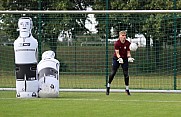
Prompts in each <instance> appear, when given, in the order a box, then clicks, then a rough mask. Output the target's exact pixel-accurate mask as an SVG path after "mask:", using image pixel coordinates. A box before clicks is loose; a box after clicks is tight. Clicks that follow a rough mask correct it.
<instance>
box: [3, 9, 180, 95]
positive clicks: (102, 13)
mask: <svg viewBox="0 0 181 117" xmlns="http://www.w3.org/2000/svg"><path fill="white" fill-rule="evenodd" d="M0 14H1V23H0V26H1V29H2V30H3V31H2V33H1V35H2V37H3V38H2V39H1V40H0V44H1V45H0V90H14V88H15V74H14V50H13V45H12V44H13V42H14V40H15V39H16V38H17V36H18V33H17V31H16V30H17V20H18V18H19V17H22V16H27V17H31V18H32V20H33V25H34V27H33V29H32V30H33V31H32V34H33V36H34V37H35V38H36V39H37V40H38V42H39V58H41V54H42V53H43V52H44V51H46V50H53V51H55V52H56V58H57V59H58V60H59V61H60V91H98V92H104V91H105V83H106V80H107V79H108V74H109V73H110V72H111V64H112V55H113V52H114V46H113V44H114V41H115V40H116V39H117V38H118V33H117V32H118V31H120V30H126V31H127V39H128V40H129V41H130V42H133V43H137V44H138V46H139V48H138V49H137V51H135V52H132V56H133V57H134V58H135V62H134V63H131V64H130V65H129V75H130V90H131V91H133V92H177V93H180V90H181V72H180V71H181V61H180V58H181V46H180V45H181V23H180V21H181V10H92V11H71V10H70V11H63V10H62V11H53V10H52V11H51V10H50V11H48V10H47V11H41V10H34V11H0ZM106 15H108V17H107V16H106ZM4 16H6V17H4ZM7 38H8V39H7ZM7 43H8V44H9V45H7ZM123 88H124V79H123V74H122V71H121V69H120V71H118V72H117V74H116V76H115V79H114V81H113V83H112V91H113V92H119V91H123V90H122V89H123Z"/></svg>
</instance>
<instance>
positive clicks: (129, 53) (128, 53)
mask: <svg viewBox="0 0 181 117" xmlns="http://www.w3.org/2000/svg"><path fill="white" fill-rule="evenodd" d="M127 57H128V58H130V57H131V52H130V50H128V51H127Z"/></svg>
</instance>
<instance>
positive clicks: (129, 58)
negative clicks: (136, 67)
mask: <svg viewBox="0 0 181 117" xmlns="http://www.w3.org/2000/svg"><path fill="white" fill-rule="evenodd" d="M127 57H128V62H133V61H134V58H132V57H131V52H130V50H128V51H127Z"/></svg>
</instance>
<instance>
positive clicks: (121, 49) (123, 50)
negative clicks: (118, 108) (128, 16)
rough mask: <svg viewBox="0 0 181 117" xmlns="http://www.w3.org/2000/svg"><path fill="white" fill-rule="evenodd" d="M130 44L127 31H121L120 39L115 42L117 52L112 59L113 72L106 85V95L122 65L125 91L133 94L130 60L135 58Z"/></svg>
mask: <svg viewBox="0 0 181 117" xmlns="http://www.w3.org/2000/svg"><path fill="white" fill-rule="evenodd" d="M130 44H131V43H130V42H129V41H128V40H126V31H120V32H119V39H118V40H117V41H116V42H115V43H114V49H115V52H114V55H113V61H112V72H111V74H110V75H109V80H108V82H107V85H106V95H109V93H110V86H111V83H112V81H113V79H114V76H115V74H116V72H117V70H118V68H119V66H120V65H121V67H122V70H123V74H124V82H125V86H126V88H125V92H126V93H127V95H131V94H130V92H129V75H128V62H133V60H134V58H132V57H131V53H130V49H129V46H130Z"/></svg>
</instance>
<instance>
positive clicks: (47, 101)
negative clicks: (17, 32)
mask: <svg viewBox="0 0 181 117" xmlns="http://www.w3.org/2000/svg"><path fill="white" fill-rule="evenodd" d="M180 97H181V96H180V94H177V93H132V95H131V96H127V95H126V94H125V93H110V95H109V96H107V95H105V93H103V92H60V96H59V98H34V99H25V98H24V99H18V98H15V92H14V91H1V93H0V116H1V117H179V116H181V111H180V108H181V98H180Z"/></svg>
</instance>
